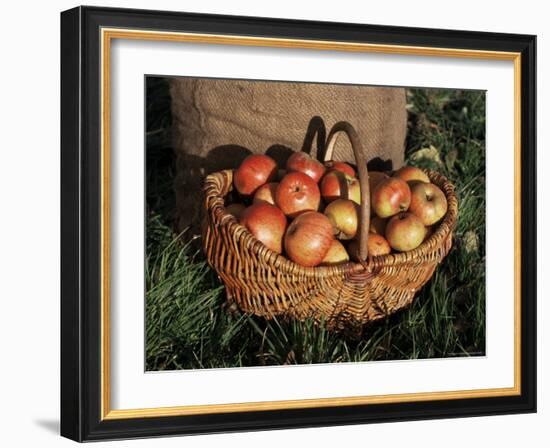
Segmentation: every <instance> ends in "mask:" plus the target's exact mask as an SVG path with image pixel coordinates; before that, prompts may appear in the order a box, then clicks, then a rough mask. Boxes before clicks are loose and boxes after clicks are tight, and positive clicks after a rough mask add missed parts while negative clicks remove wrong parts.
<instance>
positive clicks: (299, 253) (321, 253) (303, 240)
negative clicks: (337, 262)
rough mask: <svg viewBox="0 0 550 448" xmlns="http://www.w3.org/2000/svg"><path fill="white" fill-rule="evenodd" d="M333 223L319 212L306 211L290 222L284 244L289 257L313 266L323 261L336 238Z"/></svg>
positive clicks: (304, 264) (301, 263)
mask: <svg viewBox="0 0 550 448" xmlns="http://www.w3.org/2000/svg"><path fill="white" fill-rule="evenodd" d="M332 232H333V229H332V224H331V223H330V221H329V219H328V218H327V217H326V216H325V215H323V214H322V213H319V212H304V213H302V214H301V215H300V216H298V217H297V218H296V219H295V220H294V221H292V222H291V223H290V225H289V226H288V229H287V231H286V234H285V239H284V246H285V250H286V254H287V255H288V257H289V258H290V259H291V260H292V261H294V262H295V263H298V264H299V265H302V266H306V267H312V266H317V265H318V264H319V263H321V262H322V261H323V259H324V258H325V256H326V254H327V252H328V250H329V249H330V245H331V244H332V241H333V240H334V236H333V234H332Z"/></svg>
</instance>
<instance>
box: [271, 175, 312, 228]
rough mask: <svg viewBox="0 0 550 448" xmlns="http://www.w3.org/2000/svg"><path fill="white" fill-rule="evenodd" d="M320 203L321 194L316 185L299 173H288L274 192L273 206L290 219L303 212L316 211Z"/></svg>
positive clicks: (306, 176)
mask: <svg viewBox="0 0 550 448" xmlns="http://www.w3.org/2000/svg"><path fill="white" fill-rule="evenodd" d="M320 202H321V193H320V192H319V187H318V186H317V183H316V182H315V181H314V180H313V179H312V178H311V177H309V176H308V175H307V174H304V173H300V172H299V171H294V172H292V173H288V174H287V175H286V176H285V177H283V179H282V180H281V182H279V185H278V186H277V189H276V190H275V204H276V205H277V206H278V207H279V208H280V209H281V210H282V211H283V213H284V214H285V215H287V216H290V217H291V218H295V217H296V216H298V215H299V214H300V213H302V212H304V211H308V210H313V211H317V210H318V209H319V204H320Z"/></svg>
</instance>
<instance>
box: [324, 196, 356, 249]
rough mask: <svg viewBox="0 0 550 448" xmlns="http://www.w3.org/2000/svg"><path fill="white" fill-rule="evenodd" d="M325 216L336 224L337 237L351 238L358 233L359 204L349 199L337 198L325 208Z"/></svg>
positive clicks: (342, 238) (335, 232)
mask: <svg viewBox="0 0 550 448" xmlns="http://www.w3.org/2000/svg"><path fill="white" fill-rule="evenodd" d="M324 213H325V216H326V217H327V218H328V219H329V220H330V222H331V224H332V225H333V226H334V234H335V235H336V238H339V239H341V240H351V239H352V238H353V237H354V236H355V234H356V233H357V225H358V223H359V205H357V204H356V203H355V202H353V201H350V200H349V199H336V200H335V201H332V202H331V203H330V204H328V205H327V206H326V208H325V211H324Z"/></svg>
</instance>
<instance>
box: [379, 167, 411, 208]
mask: <svg viewBox="0 0 550 448" xmlns="http://www.w3.org/2000/svg"><path fill="white" fill-rule="evenodd" d="M410 203H411V190H410V188H409V186H408V185H407V182H405V181H404V180H401V179H399V178H398V177H390V178H388V179H385V180H383V181H381V182H380V183H379V184H378V185H377V186H376V188H375V190H374V193H373V195H372V200H371V206H372V208H373V209H374V212H375V213H376V214H377V215H378V216H380V218H388V217H390V216H393V215H395V214H397V213H399V212H402V211H405V210H407V209H408V208H409V204H410Z"/></svg>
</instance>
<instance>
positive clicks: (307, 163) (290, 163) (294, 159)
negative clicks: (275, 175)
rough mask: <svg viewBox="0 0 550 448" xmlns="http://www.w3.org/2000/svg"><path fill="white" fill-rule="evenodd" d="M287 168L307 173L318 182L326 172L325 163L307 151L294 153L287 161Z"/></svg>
mask: <svg viewBox="0 0 550 448" xmlns="http://www.w3.org/2000/svg"><path fill="white" fill-rule="evenodd" d="M286 169H287V171H298V172H300V173H304V174H307V175H308V176H309V177H311V178H312V179H313V180H314V181H315V182H316V183H317V182H319V180H320V179H321V177H323V174H325V167H324V165H323V164H322V163H321V162H319V161H318V160H316V159H314V158H312V157H311V156H310V155H309V154H308V153H306V152H295V153H294V154H292V155H291V156H290V157H289V158H288V160H287V161H286Z"/></svg>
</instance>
